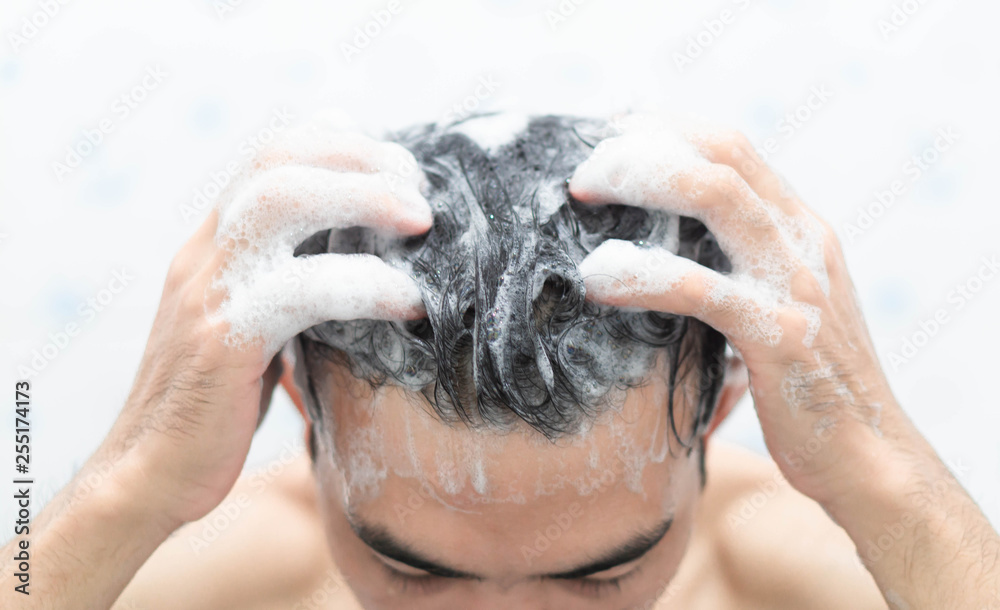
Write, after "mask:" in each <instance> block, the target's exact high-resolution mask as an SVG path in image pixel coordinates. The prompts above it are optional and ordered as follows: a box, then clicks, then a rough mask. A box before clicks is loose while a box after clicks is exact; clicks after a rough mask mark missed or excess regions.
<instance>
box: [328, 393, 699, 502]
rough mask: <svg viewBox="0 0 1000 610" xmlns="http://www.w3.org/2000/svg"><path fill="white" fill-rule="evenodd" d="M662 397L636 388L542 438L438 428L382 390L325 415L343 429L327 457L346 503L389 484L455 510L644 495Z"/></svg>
mask: <svg viewBox="0 0 1000 610" xmlns="http://www.w3.org/2000/svg"><path fill="white" fill-rule="evenodd" d="M666 391H667V390H666V384H665V383H663V382H662V381H659V382H657V383H653V384H650V385H648V386H645V387H643V388H642V389H640V390H635V391H634V392H636V394H633V395H630V399H629V400H628V401H623V402H622V405H621V406H620V407H619V408H618V409H614V410H609V411H606V412H605V413H604V414H602V415H601V416H600V417H598V418H597V419H595V420H594V421H591V422H588V423H587V424H586V426H585V427H583V428H581V430H580V431H579V432H578V433H576V434H573V435H568V436H564V437H561V438H560V439H557V440H555V441H551V440H549V439H545V438H544V437H542V436H541V435H539V434H538V433H537V432H536V431H534V430H531V429H530V428H528V427H527V426H525V425H523V424H522V425H521V426H520V427H518V428H516V429H514V430H508V431H498V430H495V429H492V430H490V429H483V428H479V429H461V430H460V429H456V428H451V427H447V426H445V425H444V424H442V423H441V422H440V421H439V420H437V419H436V418H435V417H433V416H432V415H430V414H428V413H426V412H424V411H422V410H421V409H419V408H416V409H415V408H413V405H412V404H407V399H406V397H405V396H404V394H402V393H400V391H399V390H398V389H396V388H391V387H382V388H379V389H377V390H374V393H373V395H372V396H371V397H370V400H369V399H368V398H365V399H362V400H360V401H358V402H351V401H348V402H349V403H350V404H347V405H345V404H341V405H340V410H339V411H338V412H337V413H327V417H328V418H329V419H328V422H329V423H331V424H332V427H334V428H337V427H338V426H343V429H342V430H340V431H339V434H338V433H336V432H335V433H334V438H335V439H337V440H336V441H335V445H336V448H333V447H331V449H333V455H332V457H333V459H334V461H335V463H336V464H337V465H338V467H339V469H340V471H341V472H342V473H343V475H344V479H345V482H346V484H347V488H346V490H345V493H346V500H347V502H349V503H350V502H359V501H361V502H363V501H366V500H370V499H373V498H374V497H377V496H378V495H379V493H380V490H381V488H382V486H383V485H384V484H385V481H386V479H387V478H389V477H398V478H403V479H409V480H412V481H414V482H415V483H416V485H417V486H418V487H420V488H421V489H424V490H427V491H428V492H429V493H428V494H427V495H432V496H434V497H435V499H437V500H438V501H439V502H441V503H442V504H444V505H446V506H449V507H452V508H455V509H457V510H474V509H475V507H476V506H478V505H484V504H508V503H514V504H523V503H525V502H528V501H530V500H531V499H533V498H536V497H539V496H549V495H553V494H556V493H559V492H561V491H564V490H568V491H571V492H575V493H577V494H579V495H581V496H590V495H593V494H599V493H605V492H607V491H609V490H610V489H611V488H612V487H615V486H620V487H623V488H625V489H627V490H628V491H630V492H633V493H637V494H640V495H644V494H645V493H646V490H645V489H644V486H643V483H644V481H643V475H644V473H645V469H646V467H647V466H649V465H651V464H663V462H664V461H665V460H666V458H667V456H668V455H669V454H670V451H669V449H668V448H669V447H670V446H671V445H672V443H673V442H674V441H672V440H671V439H670V433H669V431H668V429H667V422H666V414H665V413H664V412H663V410H662V404H663V403H664V402H665V400H666V398H665V393H666ZM366 401H367V402H366ZM359 413H360V416H358V414H359ZM673 449H674V450H675V451H673V455H674V456H675V457H683V454H681V453H680V452H678V451H676V449H677V447H676V446H674V447H673ZM667 475H668V476H669V471H668V472H667Z"/></svg>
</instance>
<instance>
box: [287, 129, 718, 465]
mask: <svg viewBox="0 0 1000 610" xmlns="http://www.w3.org/2000/svg"><path fill="white" fill-rule="evenodd" d="M505 116H506V115H496V116H480V117H473V118H471V119H468V120H467V121H464V122H461V123H458V124H455V125H450V126H440V125H436V124H431V125H424V126H419V127H415V128H412V129H408V130H405V131H403V132H400V133H397V134H393V135H392V136H391V137H390V139H393V140H395V141H397V142H399V143H400V144H402V145H403V146H405V147H406V148H408V149H409V150H410V151H411V152H412V153H413V155H414V157H415V158H416V160H417V163H418V165H419V166H420V169H421V170H423V172H424V173H425V174H426V176H427V178H428V180H429V183H430V188H429V194H428V197H427V199H428V201H429V202H430V204H431V207H432V209H433V213H434V220H433V226H432V228H431V229H430V231H429V232H428V233H426V234H425V235H422V236H419V237H415V238H410V239H406V240H393V239H390V238H387V237H385V236H383V235H379V234H378V233H376V232H373V231H371V230H367V229H360V228H355V229H349V230H346V231H324V232H321V233H317V234H316V235H313V236H312V237H311V238H310V239H308V240H307V241H306V242H304V243H303V244H302V245H300V246H299V248H298V249H297V250H296V255H297V256H307V255H311V254H319V253H324V252H342V253H343V252H363V253H370V254H375V255H378V256H380V257H382V258H383V259H385V260H386V261H387V262H388V263H389V264H391V265H394V266H396V267H398V268H400V269H403V270H405V271H406V272H407V273H409V274H410V275H411V277H413V278H414V279H415V280H416V282H417V284H418V285H419V286H420V289H421V292H422V296H423V301H424V305H425V307H426V309H427V318H426V319H423V320H417V321H406V322H403V321H391V322H387V321H373V320H356V321H349V322H341V321H331V322H326V323H323V324H320V325H318V326H315V327H313V328H311V329H309V330H307V331H306V332H305V333H303V334H302V335H300V337H299V340H300V341H301V342H302V344H301V347H302V353H303V355H304V356H305V360H306V362H305V365H306V367H307V372H308V373H309V376H310V377H311V376H312V375H313V372H314V370H310V368H311V367H316V366H322V363H323V361H325V360H329V361H334V362H338V363H341V364H344V365H346V366H348V367H349V368H350V370H351V372H352V373H353V374H354V375H355V376H356V377H358V378H360V379H363V380H366V381H368V382H369V383H370V384H371V385H372V386H373V387H379V386H382V385H384V384H395V385H399V386H403V387H406V388H409V389H411V390H414V391H417V392H421V393H422V394H423V395H424V396H425V397H426V399H427V401H428V403H429V404H430V405H431V406H432V407H433V410H434V412H435V413H436V414H437V416H438V417H440V418H441V419H442V420H443V421H445V422H449V423H452V424H456V423H464V424H465V425H469V426H491V427H507V426H510V425H512V424H515V423H517V422H518V421H523V422H525V423H527V424H528V425H530V426H532V427H533V428H535V429H536V430H538V431H539V432H541V433H542V434H544V435H546V436H548V437H550V438H556V437H559V436H562V435H566V434H572V433H574V432H577V431H579V430H581V428H582V426H584V425H585V424H586V423H587V422H589V421H592V420H593V419H594V418H596V417H598V416H599V415H600V414H601V413H603V412H604V411H606V410H607V409H608V408H613V407H614V406H615V404H616V401H618V400H620V399H621V398H622V397H623V394H622V392H624V391H625V390H627V389H629V388H632V387H635V386H638V385H640V384H642V383H643V382H644V381H645V380H647V379H648V376H649V375H650V373H651V367H652V366H653V363H654V362H655V360H656V359H657V358H666V359H667V368H666V370H667V372H668V378H667V380H666V381H667V383H668V387H669V389H670V392H669V395H668V396H669V397H668V399H667V400H668V404H667V405H665V408H666V409H667V416H668V421H669V424H670V427H671V429H672V431H673V433H674V435H675V436H676V437H677V438H678V439H680V440H681V442H682V443H685V442H686V441H685V439H683V438H682V434H681V432H680V431H678V429H677V424H676V421H677V420H676V418H675V417H674V394H675V392H674V390H675V388H676V387H677V385H678V384H679V383H681V381H682V380H683V379H685V378H687V377H688V376H689V375H696V376H697V378H696V381H697V383H696V384H694V385H692V386H691V387H693V388H695V393H696V395H695V396H693V397H691V398H693V402H694V403H695V405H694V407H693V408H695V409H696V413H695V418H694V421H695V424H694V426H695V427H694V431H693V433H692V435H691V436H689V437H688V439H687V441H690V440H693V438H694V437H695V436H697V434H698V432H699V431H703V430H704V429H705V427H706V426H707V424H708V422H709V421H710V420H711V417H712V412H713V409H714V406H715V403H716V401H717V398H718V394H719V391H720V389H721V385H722V381H723V377H724V372H725V356H724V350H725V339H724V338H723V336H722V335H721V334H719V333H718V332H716V331H715V330H713V329H712V328H710V327H708V326H707V325H705V324H703V323H701V322H699V321H697V320H695V319H693V318H688V317H683V316H677V315H670V314H663V313H657V312H650V311H631V310H630V311H626V310H622V309H617V308H613V307H606V306H598V305H595V304H593V303H591V302H588V301H587V300H586V298H585V297H586V290H585V287H584V282H583V278H582V277H581V275H580V272H579V269H578V266H577V265H578V263H579V262H580V261H581V260H583V258H584V257H585V256H586V255H587V254H588V253H589V252H590V251H592V250H593V249H594V248H596V247H597V246H598V245H600V244H601V243H602V242H604V241H605V240H608V239H620V240H629V241H632V242H634V243H636V244H639V245H661V246H665V247H669V248H671V249H672V250H673V251H674V252H676V253H677V254H679V255H681V256H684V257H687V258H690V259H692V260H694V261H696V262H698V263H700V264H702V265H705V266H707V267H710V268H712V269H717V270H721V271H728V270H729V262H728V260H727V259H726V257H725V256H724V255H723V253H722V252H721V250H720V248H719V246H718V244H717V243H716V241H715V239H714V238H713V236H712V235H711V234H710V233H709V232H708V231H707V230H706V228H705V226H704V225H702V224H701V223H700V222H698V221H696V220H693V219H690V218H684V217H677V216H675V215H673V214H670V213H666V212H660V211H645V210H642V209H639V208H634V207H627V206H622V205H608V206H599V207H595V206H584V205H582V204H580V203H579V202H577V201H575V200H574V199H573V198H572V197H571V196H570V195H569V192H568V188H567V179H568V178H569V177H570V176H571V175H572V173H573V170H574V169H575V168H576V166H577V165H579V164H580V163H581V162H582V161H583V160H584V159H586V158H587V156H588V155H589V154H590V153H591V152H592V149H593V147H594V146H595V145H596V143H597V142H599V141H600V139H602V138H603V137H606V136H608V135H610V133H609V132H608V128H607V124H606V122H604V121H598V120H593V119H582V118H573V117H564V116H544V117H534V118H531V119H525V120H524V121H523V123H522V124H519V125H517V126H516V127H515V128H514V129H512V130H511V131H512V133H508V134H506V135H503V134H501V135H502V138H505V140H504V141H503V142H497V141H496V140H497V134H496V133H491V130H493V131H495V130H496V129H498V127H497V125H498V124H500V125H504V124H509V122H510V121H509V118H505ZM508 129H509V128H508ZM484 134H485V135H484ZM313 402H316V401H315V400H314V401H313ZM317 404H318V403H317ZM689 408H690V407H689ZM311 409H312V410H316V409H318V407H317V406H315V405H313V406H312V408H311ZM310 417H311V418H312V419H313V420H314V421H317V420H318V421H321V418H320V414H319V413H317V412H312V413H310ZM687 446H689V447H690V445H687Z"/></svg>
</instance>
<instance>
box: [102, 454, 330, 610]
mask: <svg viewBox="0 0 1000 610" xmlns="http://www.w3.org/2000/svg"><path fill="white" fill-rule="evenodd" d="M338 576H339V575H338V574H337V573H336V570H335V568H334V565H333V563H332V561H331V560H330V558H329V554H328V551H327V546H326V539H325V536H324V531H323V527H322V523H321V521H320V518H319V515H318V513H317V509H316V499H315V486H314V484H313V480H312V473H311V468H310V464H309V459H308V457H306V456H305V455H302V454H299V455H296V456H294V457H292V458H290V459H285V460H284V461H282V460H276V461H275V462H273V463H271V464H269V465H268V466H267V467H265V468H262V469H259V470H255V471H254V472H252V473H249V474H245V475H244V476H243V477H241V478H240V479H239V481H237V483H236V485H235V486H234V487H233V490H232V491H231V492H230V493H229V495H228V496H227V497H226V499H225V500H223V502H222V503H221V504H220V505H219V506H218V507H217V508H216V509H215V510H213V511H212V512H211V513H209V514H208V515H207V516H205V517H204V518H203V519H201V520H199V521H196V522H193V523H189V524H187V525H185V526H184V527H182V528H181V529H179V530H178V531H177V532H175V533H174V535H173V536H171V537H170V539H168V540H167V541H166V542H165V543H164V544H163V545H161V546H160V548H159V549H157V551H156V552H155V553H154V554H153V556H152V557H151V558H150V559H149V561H147V562H146V564H145V565H144V566H143V567H142V568H141V569H140V570H139V572H138V573H137V574H136V577H135V578H134V579H133V581H132V582H131V583H130V584H129V586H128V588H126V589H125V592H124V593H123V594H122V596H121V598H120V599H119V601H118V603H117V604H116V606H115V607H116V608H120V609H122V610H146V609H150V610H152V609H155V608H222V607H239V608H248V609H251V608H277V607H284V608H290V607H294V604H295V603H296V601H295V600H298V599H300V598H302V597H303V596H304V595H306V594H308V593H309V592H312V591H316V590H319V589H321V588H323V587H324V586H327V587H329V588H332V589H340V588H341V587H339V586H338V585H336V584H331V583H334V582H339V578H338ZM324 583H326V584H324Z"/></svg>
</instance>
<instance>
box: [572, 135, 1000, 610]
mask: <svg viewBox="0 0 1000 610" xmlns="http://www.w3.org/2000/svg"><path fill="white" fill-rule="evenodd" d="M617 127H618V132H617V135H616V136H615V137H612V138H609V139H607V140H605V141H603V142H602V143H601V144H600V145H598V147H597V148H596V149H595V151H594V153H593V155H592V157H591V158H590V159H589V160H588V161H587V162H585V163H584V164H582V165H581V166H580V167H579V168H578V169H577V171H576V173H575V175H574V176H573V178H572V180H571V181H570V192H571V193H572V194H573V196H574V197H576V198H577V199H579V200H580V201H581V202H584V203H590V204H596V205H601V204H608V203H620V204H626V205H635V206H640V207H646V208H651V209H667V210H670V211H673V212H676V213H678V214H680V215H683V216H690V217H694V218H697V219H699V220H701V221H702V222H703V223H704V224H705V225H706V226H707V227H708V228H709V229H710V230H711V231H712V233H713V235H714V236H715V237H716V239H717V240H718V242H719V245H720V246H721V247H722V249H723V250H724V251H725V252H726V254H727V256H728V257H729V259H730V260H731V261H732V263H733V271H732V273H729V274H721V273H718V272H716V271H713V270H710V269H707V268H705V267H701V266H699V265H697V264H696V263H694V262H693V261H691V260H689V259H686V258H682V257H679V256H676V255H675V254H673V253H671V252H669V251H667V250H665V249H662V248H646V247H640V246H637V245H633V244H632V243H629V242H621V241H615V240H612V241H608V242H605V243H604V244H602V245H601V246H600V247H598V248H597V249H595V250H594V251H593V252H592V253H591V254H590V255H589V256H588V258H587V259H585V260H584V261H583V263H581V265H580V269H581V273H582V274H583V275H584V278H585V280H586V282H587V289H588V298H590V299H591V300H594V301H597V302H601V303H607V304H611V305H616V306H634V307H641V308H644V309H650V310H654V311H664V312H670V313H675V314H682V315H688V316H693V317H696V318H698V319H700V320H702V321H703V322H705V323H707V324H709V325H711V326H713V327H714V328H716V329H717V330H719V331H720V332H722V333H723V334H725V335H726V336H727V338H728V339H729V341H730V343H731V344H732V345H733V346H734V347H735V348H736V349H737V350H739V352H740V353H741V355H742V356H743V359H744V361H745V362H746V365H747V368H748V371H749V375H750V387H751V392H752V394H753V397H754V404H755V407H756V409H757V414H758V417H759V419H760V422H761V426H762V428H763V431H764V438H765V441H766V442H767V446H768V450H769V451H770V453H771V455H772V456H773V457H774V459H775V461H776V463H777V464H778V466H779V468H780V469H781V470H782V473H783V474H784V475H785V477H786V478H787V480H788V481H789V483H791V485H792V486H793V487H795V488H796V489H797V490H799V491H800V492H802V493H803V494H805V495H806V496H808V497H810V498H812V499H813V500H815V501H817V502H818V503H819V504H820V505H821V506H822V507H823V508H824V509H825V510H826V511H827V513H828V514H829V515H830V516H831V517H832V518H833V519H834V520H835V521H836V522H837V524H838V525H840V526H841V527H842V528H844V530H845V531H846V532H847V534H848V535H849V536H850V537H851V539H852V540H853V542H854V544H855V545H856V547H857V549H858V552H859V554H860V556H861V558H862V560H863V561H864V562H865V565H866V567H867V568H868V570H869V571H870V572H871V573H872V575H873V576H874V577H875V580H876V582H877V583H878V585H879V587H880V589H881V591H882V594H883V596H884V597H885V599H886V601H887V602H888V603H889V604H890V606H891V607H894V608H909V609H914V610H916V609H921V608H926V609H928V610H931V609H937V608H969V609H975V610H980V609H982V608H1000V539H998V537H997V534H996V532H995V531H994V530H993V528H992V527H991V526H990V524H989V523H988V521H987V520H986V518H985V517H984V516H983V514H982V512H981V511H980V510H979V508H978V507H977V506H976V505H975V504H974V503H973V502H972V500H971V499H970V498H969V496H968V494H967V493H966V492H965V491H964V490H963V489H962V488H961V486H960V485H958V483H957V482H956V481H955V479H954V478H953V477H952V476H951V475H950V474H949V472H948V470H947V468H945V466H944V465H943V464H942V463H941V460H940V459H939V458H938V457H937V455H936V454H935V453H934V451H933V449H932V448H931V447H930V446H929V445H928V443H927V442H926V440H925V439H923V438H922V437H921V435H920V434H919V432H918V431H917V430H916V428H915V427H914V426H913V424H912V423H911V422H910V420H909V419H908V418H907V417H906V415H905V413H904V412H903V410H902V409H901V408H900V406H899V405H898V403H897V402H896V400H895V398H894V397H893V395H892V392H891V390H890V389H889V385H888V382H887V380H886V378H885V375H884V373H883V372H882V369H881V367H880V365H879V362H878V358H877V356H876V354H875V349H874V346H873V345H872V342H871V339H870V338H869V334H868V331H867V328H866V327H865V324H864V320H863V318H862V316H861V313H860V309H859V307H858V305H857V302H856V299H855V296H854V294H855V293H854V288H853V286H852V284H851V280H850V277H849V276H848V273H847V269H846V266H845V264H844V258H843V254H842V252H841V250H840V247H839V244H838V242H837V239H836V236H835V235H834V233H833V231H832V230H831V229H830V227H829V226H828V225H826V224H825V223H823V222H822V221H820V220H819V219H817V218H816V217H815V216H814V215H813V214H812V212H810V211H809V210H808V208H806V207H805V205H804V204H803V203H802V202H801V201H799V199H798V197H797V196H796V195H795V194H794V193H792V192H791V191H790V190H789V189H787V188H786V186H785V185H784V184H783V182H782V180H781V179H780V178H779V177H778V176H776V175H775V174H774V173H773V172H772V171H771V170H770V169H769V168H767V166H766V165H765V164H764V163H763V161H762V160H761V159H760V158H759V157H758V156H757V154H756V152H755V151H754V150H753V147H752V146H751V145H750V144H749V143H748V142H747V140H746V138H744V137H742V136H741V135H738V134H728V133H721V132H711V131H706V130H704V129H690V130H686V131H684V132H678V131H676V130H675V129H674V128H673V126H671V125H670V124H668V123H666V122H664V121H662V120H660V119H658V118H656V117H643V116H633V117H627V118H625V119H622V120H621V121H619V122H618V123H617ZM873 544H874V547H873V546H872V545H873ZM883 547H884V548H883ZM873 548H874V550H872V549H873Z"/></svg>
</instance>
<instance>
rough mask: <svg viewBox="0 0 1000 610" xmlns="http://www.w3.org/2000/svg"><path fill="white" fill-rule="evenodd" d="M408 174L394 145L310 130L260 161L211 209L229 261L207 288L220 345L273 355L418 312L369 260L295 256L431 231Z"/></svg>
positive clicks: (409, 290) (411, 297) (396, 273)
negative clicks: (345, 237)
mask: <svg viewBox="0 0 1000 610" xmlns="http://www.w3.org/2000/svg"><path fill="white" fill-rule="evenodd" d="M415 167H416V161H415V160H414V159H413V157H412V155H410V153H409V152H407V151H406V150H405V149H403V148H402V147H400V146H399V145H397V144H390V143H383V142H378V141H376V140H373V139H371V138H368V137H367V136H363V135H360V134H356V133H354V134H347V133H335V132H333V131H331V130H330V129H326V128H319V127H314V126H313V127H308V128H301V129H297V130H294V131H292V132H289V133H288V134H286V135H285V136H284V137H282V138H280V139H279V140H278V141H276V142H275V144H274V145H273V146H272V147H270V148H268V149H267V150H264V151H262V152H261V154H260V155H259V157H258V158H257V159H256V161H254V162H253V163H252V164H251V165H249V166H247V167H246V168H244V170H243V174H242V175H241V176H240V177H239V178H238V179H236V180H235V181H234V185H233V187H232V188H230V189H228V190H227V191H226V192H224V193H223V195H222V196H221V197H220V199H219V201H218V203H217V207H218V211H219V224H218V228H217V231H216V243H217V244H218V246H219V247H220V248H221V249H222V250H224V251H225V252H226V255H227V260H226V262H225V264H224V265H223V267H222V268H221V269H220V271H219V272H218V273H217V274H216V276H215V277H214V278H213V283H212V289H213V290H214V291H216V294H221V295H223V299H222V302H221V304H220V305H219V306H218V307H217V308H215V309H211V308H209V311H208V315H209V319H210V321H211V322H212V323H214V324H217V325H218V326H219V327H220V328H221V329H224V339H225V340H226V341H227V342H229V343H230V344H234V345H247V344H254V343H258V342H260V343H263V345H264V346H265V348H266V349H267V350H268V351H271V352H273V351H276V350H277V349H278V348H280V346H281V345H282V344H283V343H284V342H285V341H286V340H287V339H289V338H290V337H292V336H293V335H294V334H295V333H297V332H300V331H302V330H304V329H306V328H308V327H310V326H312V325H315V324H318V323H320V322H324V321H326V320H351V319H358V318H386V317H401V316H406V315H413V313H414V312H417V311H420V310H421V309H422V305H421V300H420V292H419V289H418V287H417V286H416V284H415V283H414V282H413V281H412V280H411V279H410V278H409V276H407V275H406V273H404V272H403V271H402V270H399V269H393V268H391V267H389V266H388V265H386V264H385V263H383V262H382V261H381V260H380V259H378V258H376V257H373V256H368V255H338V254H323V255H318V256H313V257H299V258H296V257H294V256H293V250H294V248H295V246H297V245H298V244H299V243H301V242H302V241H304V240H305V239H306V238H307V237H309V236H310V235H312V234H313V233H315V232H317V231H320V230H323V229H338V228H347V227H351V226H371V227H387V229H386V230H389V231H393V232H394V231H396V230H400V228H401V227H420V226H430V214H431V213H430V208H429V207H428V205H427V203H426V201H425V200H424V198H423V196H422V195H421V194H420V187H421V185H422V184H423V181H424V177H423V176H422V174H421V172H419V171H415V170H413V168H415ZM410 230H411V231H412V230H413V229H410Z"/></svg>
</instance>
